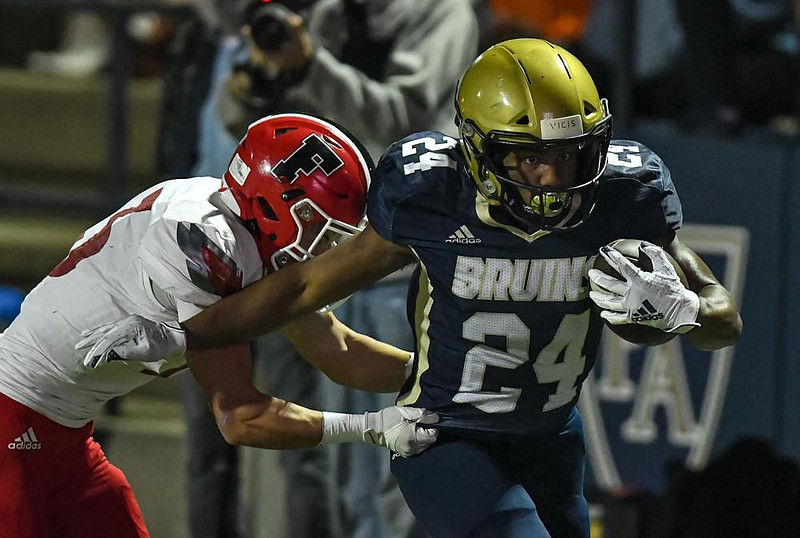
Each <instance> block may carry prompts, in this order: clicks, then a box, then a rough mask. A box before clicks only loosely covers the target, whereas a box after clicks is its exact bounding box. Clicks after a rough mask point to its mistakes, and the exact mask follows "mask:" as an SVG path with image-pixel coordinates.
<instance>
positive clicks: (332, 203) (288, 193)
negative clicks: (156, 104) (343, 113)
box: [222, 114, 372, 269]
mask: <svg viewBox="0 0 800 538" xmlns="http://www.w3.org/2000/svg"><path fill="white" fill-rule="evenodd" d="M371 172H372V161H371V159H370V158H369V154H368V153H367V152H366V150H364V149H362V146H361V145H360V144H359V143H358V141H356V140H355V139H354V138H353V137H352V136H350V135H349V134H347V133H345V132H344V131H343V129H342V128H340V127H338V126H336V125H334V124H332V123H330V122H328V121H326V120H324V119H321V118H316V117H314V116H308V115H305V114H278V115H275V116H267V117H265V118H262V119H260V120H258V121H256V122H255V123H253V124H251V125H250V127H248V129H247V133H246V134H245V136H244V138H242V140H241V142H239V147H238V148H236V153H234V155H233V158H232V159H231V162H230V164H229V165H228V171H227V172H225V176H224V180H225V183H226V187H224V188H223V190H222V195H223V200H225V203H226V205H228V207H230V208H231V209H232V210H233V211H234V212H236V214H237V215H239V217H240V218H241V219H242V220H243V221H244V222H245V224H246V225H247V226H249V228H250V231H251V232H252V233H253V235H254V236H255V238H256V242H257V244H258V249H259V253H260V254H261V259H262V260H264V263H265V264H267V263H268V264H269V266H271V267H272V268H273V269H280V268H281V267H283V266H285V265H287V264H288V263H291V262H293V261H299V260H304V259H307V258H311V257H313V256H314V255H315V254H320V253H321V252H322V251H324V250H327V248H329V247H331V246H334V245H336V243H337V242H338V241H339V240H341V239H342V238H344V237H347V236H351V235H353V234H355V233H357V232H359V231H361V230H362V229H363V228H364V226H365V225H366V205H367V189H368V187H369V182H370V173H371Z"/></svg>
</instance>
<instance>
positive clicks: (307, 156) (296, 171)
mask: <svg viewBox="0 0 800 538" xmlns="http://www.w3.org/2000/svg"><path fill="white" fill-rule="evenodd" d="M342 166H344V162H343V161H342V159H340V158H339V156H338V155H337V154H336V152H334V151H333V150H332V149H331V147H330V146H328V144H326V143H325V141H324V140H323V139H322V138H321V137H320V136H319V135H318V134H316V133H314V134H311V135H309V136H307V137H306V138H305V139H304V140H303V143H302V144H300V147H299V148H297V149H296V150H294V152H293V153H292V154H291V155H289V156H288V157H287V158H286V159H284V160H282V161H278V163H277V164H276V165H275V166H274V167H272V174H273V175H274V176H275V177H277V178H280V177H285V178H287V179H288V180H289V183H294V182H295V181H297V178H299V177H300V172H302V173H303V174H305V175H307V176H308V175H310V174H311V172H313V171H314V170H316V169H317V168H319V169H320V170H322V171H323V172H324V173H325V175H326V176H330V175H331V174H333V173H334V172H335V171H336V170H338V169H339V168H341V167H342Z"/></svg>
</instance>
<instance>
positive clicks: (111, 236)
mask: <svg viewBox="0 0 800 538" xmlns="http://www.w3.org/2000/svg"><path fill="white" fill-rule="evenodd" d="M370 170H371V165H370V164H369V161H368V157H367V153H365V152H363V151H362V150H361V149H360V147H359V146H358V144H357V142H356V141H354V140H353V139H352V138H351V137H349V136H348V135H347V134H346V133H345V132H344V131H342V130H341V129H340V128H338V127H337V126H335V125H333V124H331V123H329V122H327V121H324V120H321V119H319V118H314V117H310V116H304V115H297V114H283V115H278V116H271V117H268V118H264V119H262V120H260V121H258V122H256V123H254V124H253V125H251V127H250V129H249V130H248V133H247V135H246V136H245V137H244V138H243V139H242V141H241V143H240V145H239V147H238V148H237V151H236V153H235V154H234V156H233V158H232V160H231V164H230V167H229V170H228V172H226V174H225V177H224V179H222V180H220V179H218V178H210V177H203V178H187V179H176V180H171V181H166V182H163V183H161V184H158V185H156V186H154V187H152V188H150V189H148V190H146V191H145V192H143V193H141V194H139V195H138V196H136V197H134V198H133V199H132V200H131V201H130V202H128V203H127V204H126V205H125V206H123V207H122V208H121V209H120V210H119V211H118V212H116V213H114V214H113V215H111V216H109V217H108V218H106V219H104V220H103V221H101V222H99V223H97V224H96V225H94V226H93V227H91V228H89V229H88V230H87V231H86V232H85V233H84V235H83V237H81V238H80V239H79V240H78V241H77V242H76V243H75V245H74V246H73V248H72V250H71V251H70V252H69V255H68V256H67V257H66V258H65V259H64V260H63V261H62V262H61V263H60V264H59V265H58V266H57V267H56V268H55V269H53V271H51V273H50V274H49V275H48V276H47V277H46V278H45V279H44V280H42V281H41V282H40V283H39V285H38V286H36V288H35V289H34V290H33V291H31V292H30V294H29V295H28V296H27V297H26V298H25V301H24V303H23V305H22V311H21V313H20V315H19V316H18V317H17V318H16V320H15V321H14V322H13V323H12V324H11V326H10V327H9V328H8V329H7V330H6V331H5V333H3V334H2V335H1V336H0V435H2V437H1V438H0V439H2V441H3V443H2V445H1V446H0V536H2V537H6V536H8V537H10V536H13V537H15V538H24V537H30V538H33V537H37V538H40V537H56V536H58V537H59V538H66V537H81V538H87V537H89V538H91V537H97V538H100V537H103V538H107V537H109V536H114V537H116V538H127V537H143V536H148V533H147V530H146V527H145V524H144V521H143V519H142V515H141V513H140V510H139V508H138V505H137V503H136V501H135V499H134V496H133V494H132V491H131V488H130V485H129V484H128V482H127V480H126V478H125V477H124V475H123V474H122V472H121V471H120V470H119V469H117V468H116V467H114V466H113V465H112V464H110V463H109V461H108V460H107V459H106V457H105V455H104V454H103V451H102V449H101V448H100V446H99V445H98V444H97V443H96V442H95V441H94V440H93V438H92V427H93V422H92V419H93V417H94V416H95V414H96V413H97V412H98V410H99V409H100V407H101V406H102V405H103V404H104V403H105V402H106V401H108V400H109V399H111V398H113V397H116V396H119V395H122V394H126V393H128V392H130V391H132V390H133V389H135V388H136V387H138V386H140V385H143V384H145V383H147V382H148V381H150V380H152V379H154V378H155V377H167V376H169V375H171V374H173V373H176V372H178V371H181V370H182V369H184V368H186V366H187V362H188V366H189V367H190V368H191V370H192V371H193V373H194V375H195V376H196V377H197V378H198V380H199V382H200V384H201V386H202V387H203V389H204V390H205V391H206V393H207V396H208V398H209V402H210V404H211V406H212V408H213V410H214V413H215V415H216V417H217V421H218V424H219V427H220V430H221V431H222V433H223V435H225V437H226V439H227V440H228V441H229V442H231V443H234V444H242V445H250V446H256V447H264V448H296V447H309V446H315V445H317V444H320V443H326V442H349V441H355V440H359V441H364V442H367V443H373V444H379V445H382V446H385V447H387V448H390V449H391V450H393V451H394V452H396V453H398V454H400V455H401V456H409V455H413V454H415V453H417V452H418V451H420V450H422V449H424V448H425V447H426V446H427V445H428V444H430V443H432V442H433V441H434V440H435V437H436V433H435V430H433V429H430V428H426V427H425V426H423V425H422V424H426V423H430V422H432V421H435V419H436V417H435V415H432V414H429V413H427V412H421V411H418V410H411V411H414V412H413V413H409V411H408V410H403V409H400V408H395V407H390V408H387V409H384V410H382V411H379V412H376V413H366V414H365V415H344V414H338V413H323V412H320V411H316V410H311V409H307V408H304V407H301V406H299V405H296V404H293V403H291V402H286V401H282V400H280V399H278V398H273V397H270V396H268V395H264V394H261V393H260V392H258V391H257V390H256V389H255V388H254V387H253V385H252V383H251V379H250V374H251V367H250V358H251V357H250V350H249V347H248V346H247V345H236V346H231V347H228V348H220V349H217V350H215V351H213V352H206V351H204V352H189V353H187V354H186V356H185V358H184V356H183V355H177V356H172V357H168V355H169V353H168V351H169V350H168V349H163V351H164V353H163V354H162V355H161V356H160V357H159V360H155V361H152V362H126V361H124V360H120V359H121V357H119V356H114V355H113V354H110V355H109V354H105V355H103V356H102V360H99V361H98V360H97V359H98V358H99V357H97V358H96V356H95V355H94V354H93V353H92V351H91V350H90V351H89V353H88V355H87V353H86V351H85V349H84V350H82V351H81V350H80V348H81V347H82V345H83V342H82V334H83V333H85V332H86V331H87V330H89V329H92V328H96V327H98V326H101V327H105V328H104V329H101V331H104V330H110V328H111V327H115V326H118V325H119V324H120V322H121V321H122V320H125V319H127V318H128V317H129V316H136V317H138V318H139V319H145V320H150V321H153V322H159V323H160V325H158V327H159V328H160V330H162V331H165V332H164V333H163V334H161V335H154V334H148V335H147V337H146V338H145V337H144V335H141V336H142V337H141V338H139V339H138V341H140V342H141V344H142V346H143V348H148V347H151V346H158V345H159V342H171V341H173V340H174V339H175V334H179V333H177V331H178V329H177V327H178V323H182V324H185V326H186V327H192V318H193V316H195V315H196V314H198V313H199V312H201V311H202V310H203V309H204V308H206V307H208V306H210V305H211V304H213V303H215V302H216V301H218V300H219V299H220V298H221V297H224V296H226V295H228V294H231V293H234V292H236V291H238V290H240V289H242V288H243V287H245V286H247V285H248V284H250V283H252V282H254V281H256V280H258V279H259V278H260V277H261V276H263V275H264V274H265V273H269V272H272V271H273V270H276V269H278V268H280V267H282V266H284V265H287V264H290V263H292V262H294V261H299V260H303V259H306V258H308V257H311V256H313V255H315V254H319V253H320V252H322V251H324V250H327V249H328V248H330V247H331V246H333V245H335V244H336V243H337V242H339V241H341V240H343V239H345V238H346V237H347V236H349V235H352V234H354V233H356V232H358V231H359V230H360V229H361V228H362V227H363V225H364V223H365V218H364V212H365V204H366V191H367V187H368V185H369V180H370ZM131 327H132V330H135V327H134V326H133V325H131ZM171 327H175V329H172V328H171ZM171 332H172V334H170V333H171ZM285 333H286V334H287V336H288V337H289V339H290V340H291V341H292V342H293V344H294V345H295V346H296V347H297V348H298V351H300V352H301V353H303V354H304V355H305V356H306V357H307V358H308V359H309V360H310V361H311V362H312V363H313V364H315V365H316V366H318V367H319V368H321V369H322V370H323V371H325V372H326V373H327V374H329V375H330V376H331V377H332V378H333V379H334V381H338V382H342V383H346V384H349V385H352V386H356V387H359V388H362V389H366V390H373V391H383V392H390V391H396V390H399V388H400V387H401V386H402V384H403V382H404V380H405V377H406V376H405V370H406V362H407V361H408V359H409V354H408V352H405V351H402V350H399V349H396V348H393V347H391V346H387V345H385V344H381V343H379V342H376V341H374V340H372V339H370V338H367V337H364V336H362V335H359V334H357V333H354V332H353V331H351V330H349V329H348V328H347V327H344V326H343V325H342V324H341V323H339V322H338V321H336V319H335V318H334V317H333V316H332V315H331V314H321V313H318V314H314V315H311V316H308V317H306V318H304V319H302V320H300V321H299V322H297V323H295V324H293V325H292V326H290V327H289V328H287V329H286V330H285ZM83 336H85V334H83ZM94 336H96V333H95V335H94ZM128 336H131V335H128ZM134 340H136V336H135V335H134ZM88 341H91V339H90V340H88ZM76 347H77V349H76ZM152 351H153V350H152V349H143V352H145V353H147V352H152ZM85 356H88V360H84V357H85ZM115 359H116V360H115ZM418 424H420V425H419V426H418Z"/></svg>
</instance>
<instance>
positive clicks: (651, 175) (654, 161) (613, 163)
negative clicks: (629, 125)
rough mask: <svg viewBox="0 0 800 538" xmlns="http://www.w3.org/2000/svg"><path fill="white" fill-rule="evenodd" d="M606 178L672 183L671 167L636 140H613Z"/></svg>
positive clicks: (654, 184) (655, 183) (609, 150)
mask: <svg viewBox="0 0 800 538" xmlns="http://www.w3.org/2000/svg"><path fill="white" fill-rule="evenodd" d="M603 176H604V178H605V179H636V180H638V181H639V182H640V183H643V184H653V186H657V185H658V184H663V183H664V182H665V181H666V182H668V183H669V184H670V185H671V184H672V180H671V176H670V171H669V168H667V165H666V164H665V163H664V161H663V160H661V157H659V156H658V155H657V154H656V153H655V152H653V151H652V150H651V149H650V148H648V147H647V146H645V145H644V144H642V143H641V142H636V141H634V140H612V141H611V143H610V144H609V146H608V156H607V164H606V169H605V172H604V173H603Z"/></svg>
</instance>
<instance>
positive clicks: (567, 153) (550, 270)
mask: <svg viewBox="0 0 800 538" xmlns="http://www.w3.org/2000/svg"><path fill="white" fill-rule="evenodd" d="M456 110H457V117H456V122H457V124H458V126H459V130H460V139H459V140H456V139H453V138H450V137H448V136H445V135H444V134H442V133H439V132H432V131H431V132H421V133H417V134H414V135H412V136H408V137H406V138H404V139H402V140H400V141H398V142H396V143H395V144H393V145H392V146H391V147H389V149H388V150H387V151H386V152H385V153H384V155H383V157H382V158H381V161H380V163H379V164H378V167H377V169H376V173H375V175H374V178H373V182H372V184H371V187H370V191H369V200H368V216H369V221H370V225H369V226H367V228H366V229H365V230H364V231H363V232H361V233H360V234H359V235H358V236H356V237H354V238H351V239H348V240H347V241H345V242H344V243H343V244H342V245H341V246H339V247H338V248H337V249H334V250H332V251H329V252H326V253H325V254H322V255H321V256H319V257H317V258H315V259H313V260H311V261H309V262H307V263H302V264H295V265H293V266H291V267H289V268H286V269H284V270H281V271H278V272H277V273H275V274H273V275H270V276H268V277H266V278H264V279H262V280H261V281H259V282H256V283H255V284H253V285H252V286H250V287H249V288H248V289H246V290H244V291H242V292H239V293H236V294H234V295H231V296H229V297H227V298H224V299H223V300H221V301H219V302H218V303H216V304H215V305H213V306H211V307H210V308H208V309H206V310H205V311H204V312H203V313H201V314H200V315H198V316H197V317H195V318H194V319H193V320H192V322H193V323H192V326H191V327H188V328H187V330H188V331H187V332H188V335H187V336H188V341H189V346H190V347H193V346H196V347H209V346H215V345H220V344H221V343H225V342H234V341H240V340H245V339H247V338H249V337H252V336H254V335H256V334H259V333H262V332H266V331H270V330H272V329H274V328H276V327H278V326H280V325H282V324H283V323H286V321H287V320H289V319H293V318H294V317H296V316H299V315H301V314H303V313H305V312H309V311H312V310H314V309H315V308H319V307H320V306H322V305H325V304H329V303H331V302H333V301H335V300H337V299H340V298H341V297H344V296H347V295H348V294H350V293H352V292H353V291H355V290H357V289H359V288H360V287H363V286H366V285H369V284H370V283H372V282H374V281H376V280H377V279H379V278H381V277H382V276H384V275H386V274H389V273H391V272H392V271H394V270H396V269H398V268H400V267H402V266H405V265H407V264H412V263H416V264H417V276H416V279H415V281H414V283H413V285H412V287H411V289H410V291H409V297H408V315H409V321H410V322H411V324H412V326H413V330H414V335H415V338H416V349H415V353H416V356H415V361H414V363H413V370H412V372H411V375H410V376H409V378H408V380H407V382H406V384H405V386H404V387H403V389H402V391H401V392H400V394H399V395H398V400H397V401H398V405H402V406H411V407H422V408H426V409H430V410H432V411H435V412H436V413H437V414H438V415H439V417H440V422H439V424H438V430H439V440H438V441H437V443H436V444H434V445H433V446H432V447H431V448H429V449H428V450H427V451H425V452H423V453H422V454H420V455H418V456H415V457H412V458H407V459H403V458H393V460H392V471H393V473H394V474H395V475H396V477H397V479H398V481H399V483H400V486H401V489H402V491H403V494H404V496H405V498H406V500H407V502H408V504H409V506H410V508H411V509H412V511H413V512H414V514H415V516H416V517H417V518H419V520H420V521H421V522H422V523H423V524H424V525H425V527H426V528H427V529H428V531H429V532H430V533H431V534H432V535H433V536H434V537H437V538H438V537H467V536H470V537H476V536H482V537H493V538H496V537H514V538H517V537H526V538H530V537H536V538H540V537H549V536H552V537H556V538H572V537H582V538H588V536H589V517H588V509H587V503H586V500H585V498H584V495H583V483H584V460H585V445H584V435H583V429H582V424H581V417H580V414H579V413H578V410H577V408H576V403H577V401H578V396H579V394H580V389H581V384H582V383H583V381H584V379H585V378H586V376H587V374H588V372H589V370H590V369H591V368H592V365H593V363H594V360H595V357H596V355H597V349H598V345H599V341H600V335H601V331H602V327H603V321H604V320H605V321H606V322H607V323H612V324H622V323H642V324H645V325H649V326H652V327H655V328H657V329H660V330H663V331H667V332H677V333H686V336H687V337H688V338H689V339H690V341H691V343H692V344H693V345H695V346H696V347H699V348H702V349H716V348H720V347H724V346H728V345H731V344H733V343H734V342H735V341H736V340H737V338H738V336H739V334H740V332H741V319H740V317H739V313H738V310H737V307H736V305H735V303H734V301H733V299H732V297H731V295H730V294H729V293H728V291H727V290H725V288H724V287H723V286H722V285H721V284H720V283H719V281H718V280H717V278H716V277H715V276H714V275H713V273H712V272H711V270H710V269H709V268H708V266H707V265H706V264H705V263H704V262H703V261H702V260H701V259H700V258H699V257H698V256H697V255H696V254H695V253H694V252H693V251H692V250H690V249H689V248H688V247H686V246H685V245H683V244H682V243H681V242H680V241H679V240H678V238H677V237H676V233H675V232H676V230H678V229H679V228H680V226H681V223H682V218H683V215H682V209H681V203H680V199H679V197H678V194H677V192H676V189H675V186H674V184H673V182H672V178H671V176H670V173H669V170H668V169H667V167H666V166H665V164H664V163H663V162H662V161H661V159H660V158H659V157H658V156H657V155H655V154H654V153H653V152H652V151H650V150H649V149H647V148H646V147H645V146H643V145H642V144H640V143H638V142H635V141H630V140H611V115H610V113H609V110H608V105H607V103H606V101H605V100H604V99H600V97H599V96H598V93H597V89H596V88H595V85H594V82H593V81H592V78H591V76H590V75H589V73H588V72H587V71H586V69H585V68H584V66H583V65H582V64H581V63H580V61H579V60H578V59H576V58H575V57H574V56H573V55H572V54H570V53H569V52H567V51H566V50H564V49H562V48H560V47H558V46H556V45H554V44H552V43H549V42H547V41H543V40H539V39H515V40H510V41H505V42H502V43H499V44H497V45H495V46H493V47H491V48H489V49H488V50H487V51H485V52H484V53H483V54H482V55H480V56H479V57H478V58H477V59H476V60H475V62H474V63H473V64H472V65H471V66H470V67H469V68H468V70H467V71H466V73H465V74H464V76H463V77H462V79H461V81H460V83H459V87H458V90H457V94H456ZM619 238H636V239H641V240H643V243H642V246H641V247H640V248H641V250H642V253H643V254H644V255H646V256H649V257H650V258H651V261H652V262H653V271H652V272H646V271H643V270H640V269H638V268H637V267H635V266H634V265H633V264H631V263H630V262H628V261H627V260H626V259H625V258H623V257H622V256H621V255H620V254H619V253H617V252H616V251H614V250H613V249H609V248H607V247H606V245H607V244H608V243H609V242H611V241H613V240H615V239H619ZM659 246H660V247H663V250H662V249H661V248H659ZM598 251H599V252H600V255H602V256H603V257H605V258H606V259H607V261H608V262H609V264H610V265H611V266H612V267H614V268H615V269H617V270H618V272H619V273H621V275H622V276H623V277H624V280H619V279H616V278H612V277H611V276H609V275H606V274H604V273H602V272H600V271H598V270H597V269H589V266H590V262H591V260H592V259H593V257H594V256H596V255H598ZM664 252H667V253H669V254H671V256H672V257H673V258H674V259H675V260H677V262H678V263H679V265H680V266H681V268H682V269H683V270H684V272H685V273H686V276H687V280H688V286H686V287H685V286H684V285H683V284H681V282H680V280H679V279H678V278H677V276H676V275H675V271H674V269H673V268H672V266H671V265H669V263H668V261H667V258H666V257H665V255H664ZM590 288H591V290H590ZM593 301H594V303H595V305H594V306H593ZM645 301H648V302H649V303H650V306H652V308H653V309H656V310H657V313H658V314H659V315H654V316H650V317H649V318H647V319H642V318H641V317H637V312H636V311H637V310H638V309H639V308H640V307H641V306H642V304H643V303H644V302H645Z"/></svg>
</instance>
